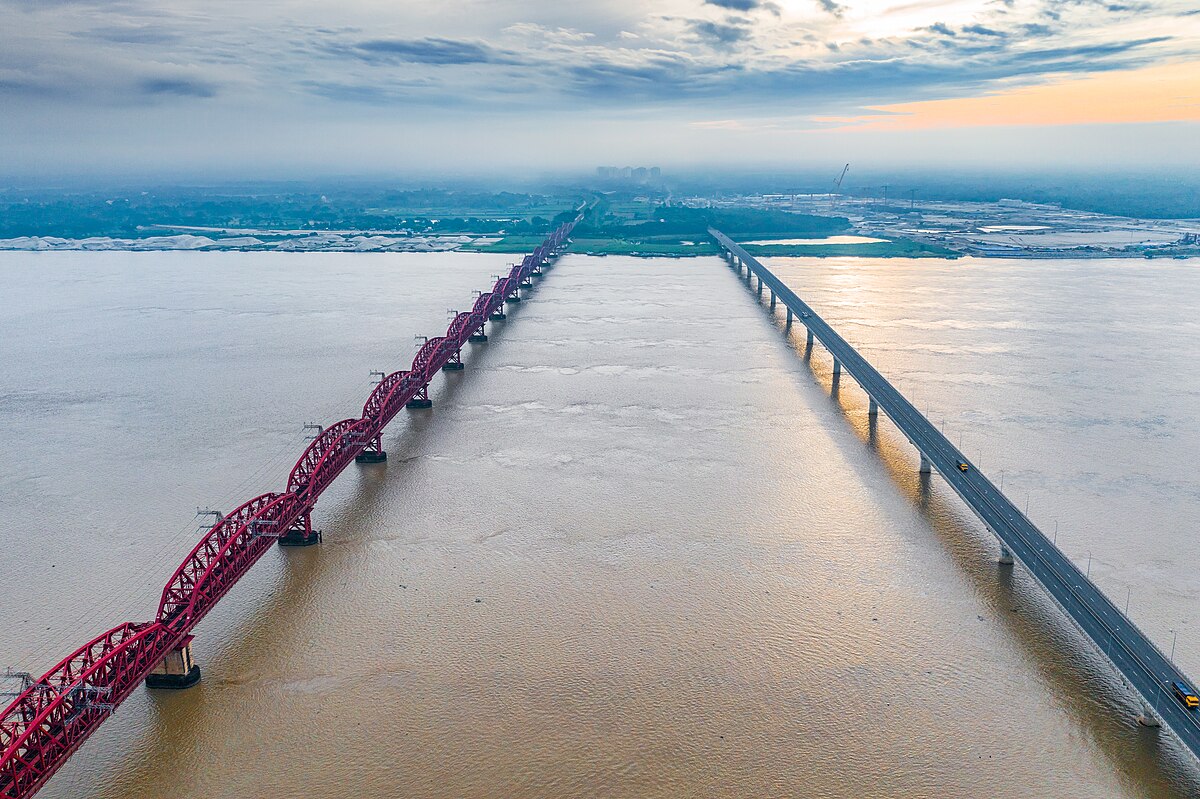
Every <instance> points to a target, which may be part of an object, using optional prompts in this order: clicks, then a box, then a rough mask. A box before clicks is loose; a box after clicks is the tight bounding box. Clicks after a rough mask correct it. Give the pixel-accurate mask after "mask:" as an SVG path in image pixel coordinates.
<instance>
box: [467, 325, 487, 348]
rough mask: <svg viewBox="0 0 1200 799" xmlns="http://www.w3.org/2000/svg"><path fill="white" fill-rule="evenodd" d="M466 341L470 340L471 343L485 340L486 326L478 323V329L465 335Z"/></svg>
mask: <svg viewBox="0 0 1200 799" xmlns="http://www.w3.org/2000/svg"><path fill="white" fill-rule="evenodd" d="M467 341H469V342H471V343H472V344H479V343H480V342H483V341H487V328H486V327H484V326H483V325H480V326H479V329H478V330H476V331H475V332H474V333H472V334H471V335H470V336H468V337H467Z"/></svg>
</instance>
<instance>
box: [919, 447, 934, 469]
mask: <svg viewBox="0 0 1200 799" xmlns="http://www.w3.org/2000/svg"><path fill="white" fill-rule="evenodd" d="M932 471H933V463H931V462H930V460H929V458H926V457H925V453H924V452H922V453H921V468H920V473H921V474H929V473H931V472H932Z"/></svg>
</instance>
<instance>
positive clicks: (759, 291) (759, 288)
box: [758, 275, 762, 300]
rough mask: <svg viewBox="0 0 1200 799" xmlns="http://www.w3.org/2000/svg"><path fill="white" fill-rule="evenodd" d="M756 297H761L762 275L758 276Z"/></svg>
mask: <svg viewBox="0 0 1200 799" xmlns="http://www.w3.org/2000/svg"><path fill="white" fill-rule="evenodd" d="M758 298H759V299H760V300H761V299H762V275H759V276H758Z"/></svg>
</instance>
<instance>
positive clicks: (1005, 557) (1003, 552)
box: [998, 544, 1013, 566]
mask: <svg viewBox="0 0 1200 799" xmlns="http://www.w3.org/2000/svg"><path fill="white" fill-rule="evenodd" d="M998 562H999V563H1000V565H1001V566H1011V565H1013V553H1012V552H1010V551H1009V549H1008V547H1006V546H1004V544H1001V545H1000V560H999V561H998Z"/></svg>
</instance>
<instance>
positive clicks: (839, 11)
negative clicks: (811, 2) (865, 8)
mask: <svg viewBox="0 0 1200 799" xmlns="http://www.w3.org/2000/svg"><path fill="white" fill-rule="evenodd" d="M817 5H819V6H820V7H821V8H822V9H824V10H825V11H826V12H827V13H829V14H832V15H833V16H835V17H841V16H842V15H843V14H845V13H846V7H845V6H843V5H841V4H840V3H837V2H834V0H817Z"/></svg>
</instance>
